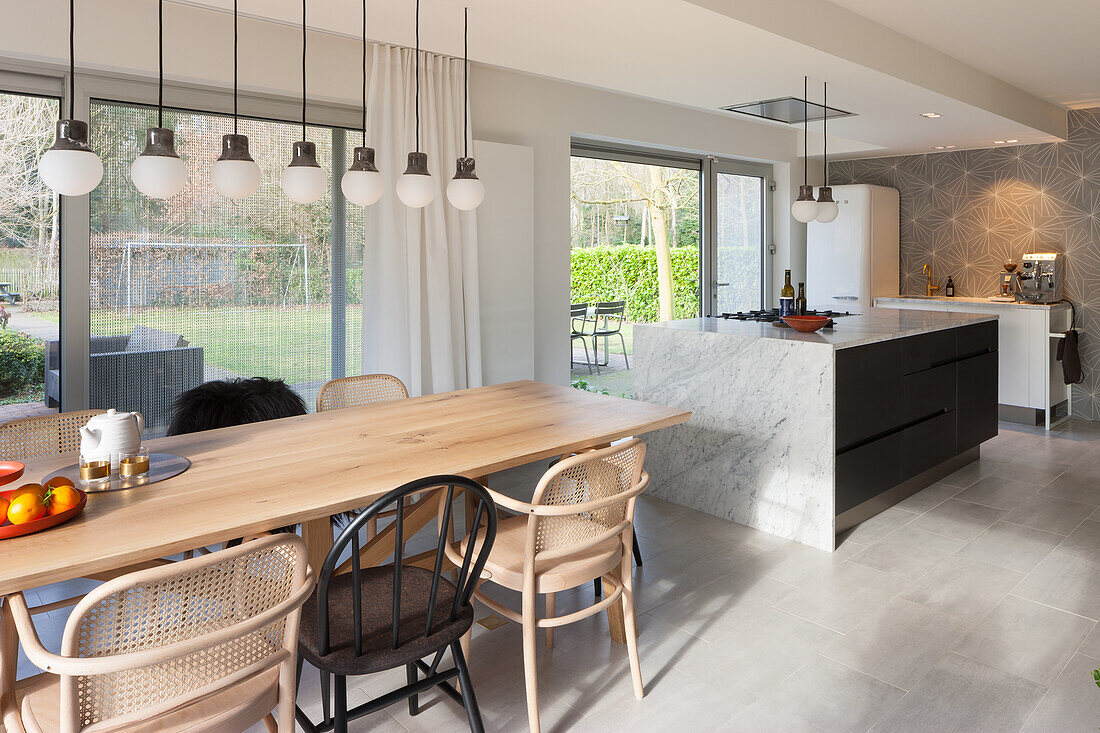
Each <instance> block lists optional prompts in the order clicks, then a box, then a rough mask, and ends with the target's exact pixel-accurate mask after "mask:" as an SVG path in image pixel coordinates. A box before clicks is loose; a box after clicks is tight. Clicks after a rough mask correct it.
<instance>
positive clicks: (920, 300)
mask: <svg viewBox="0 0 1100 733" xmlns="http://www.w3.org/2000/svg"><path fill="white" fill-rule="evenodd" d="M887 303H912V304H916V305H921V304H928V303H945V304H950V303H967V304H970V305H992V306H997V307H999V308H1031V309H1038V310H1049V309H1051V308H1059V307H1060V308H1068V307H1069V305H1068V304H1067V303H1016V302H1006V301H1003V300H990V299H989V298H967V297H963V296H960V295H956V296H954V297H951V298H948V297H947V296H946V295H931V296H929V295H902V296H899V297H896V298H875V305H884V304H887Z"/></svg>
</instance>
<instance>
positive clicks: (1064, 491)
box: [1041, 469, 1100, 506]
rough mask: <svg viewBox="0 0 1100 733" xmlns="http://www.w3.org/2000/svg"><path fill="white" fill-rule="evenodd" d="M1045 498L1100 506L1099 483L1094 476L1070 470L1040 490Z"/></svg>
mask: <svg viewBox="0 0 1100 733" xmlns="http://www.w3.org/2000/svg"><path fill="white" fill-rule="evenodd" d="M1041 492H1042V493H1044V494H1046V495H1047V496H1056V497H1058V498H1059V499H1066V500H1067V501H1077V502H1080V503H1082V504H1089V505H1091V506H1100V481H1097V479H1096V474H1095V473H1091V472H1084V471H1080V472H1079V471H1075V470H1073V469H1070V470H1069V471H1066V472H1065V473H1063V474H1062V475H1061V476H1059V477H1058V478H1056V479H1054V480H1053V481H1051V482H1050V483H1049V484H1047V485H1046V486H1044V487H1043V488H1042V489H1041Z"/></svg>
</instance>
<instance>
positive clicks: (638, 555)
mask: <svg viewBox="0 0 1100 733" xmlns="http://www.w3.org/2000/svg"><path fill="white" fill-rule="evenodd" d="M634 564H635V565H637V566H638V567H641V566H642V548H640V547H638V535H634Z"/></svg>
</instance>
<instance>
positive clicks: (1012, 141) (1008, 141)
mask: <svg viewBox="0 0 1100 733" xmlns="http://www.w3.org/2000/svg"><path fill="white" fill-rule="evenodd" d="M1005 142H1006V143H1018V142H1020V141H1019V140H1005Z"/></svg>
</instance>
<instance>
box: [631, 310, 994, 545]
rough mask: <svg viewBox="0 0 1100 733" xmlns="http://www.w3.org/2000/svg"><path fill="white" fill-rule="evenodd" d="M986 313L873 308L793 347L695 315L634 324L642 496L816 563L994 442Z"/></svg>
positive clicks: (796, 338)
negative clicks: (682, 413)
mask: <svg viewBox="0 0 1100 733" xmlns="http://www.w3.org/2000/svg"><path fill="white" fill-rule="evenodd" d="M996 319H997V317H996V316H995V315H988V314H985V315H983V314H969V313H950V312H932V311H911V310H894V309H879V308H875V309H872V310H871V311H870V313H868V314H866V315H857V316H848V317H842V318H837V319H836V327H835V328H833V329H826V330H822V331H818V332H817V333H810V334H803V333H798V332H796V331H794V330H793V329H789V328H777V327H775V326H773V325H772V324H770V323H754V322H743V321H733V320H723V319H717V318H698V319H691V320H682V321H670V322H666V323H654V324H638V325H636V326H635V327H634V360H635V365H634V368H635V375H634V392H635V396H636V397H637V398H638V399H641V400H645V401H647V402H654V403H657V404H664V405H669V406H672V407H679V408H683V409H687V410H691V411H692V418H691V420H689V421H688V422H687V423H686V424H684V425H679V426H676V427H674V428H670V429H668V430H663V431H659V432H657V433H654V434H652V435H649V436H647V445H648V450H647V455H646V468H647V470H648V471H649V473H650V476H651V478H652V480H651V483H650V486H651V489H650V491H651V493H653V494H654V495H656V496H658V497H659V498H661V499H665V500H667V501H671V502H673V503H676V504H681V505H683V506H688V507H691V508H693V509H697V510H700V511H704V512H707V513H709V514H713V515H715V516H719V517H722V518H725V519H730V520H732V521H734V522H739V523H741V524H746V525H748V526H750V527H755V528H757V529H760V530H764V531H766V532H771V533H772V534H776V535H779V536H781V537H785V538H788V539H793V540H796V541H798V542H802V543H805V544H808V545H812V546H813V547H817V548H820V549H823V550H833V549H834V548H835V538H836V535H837V533H838V532H840V531H843V530H844V529H846V528H848V527H851V526H854V525H855V524H856V523H858V522H859V521H862V520H863V519H866V518H868V517H870V516H873V515H874V514H876V513H878V512H880V511H882V510H883V509H885V508H887V507H888V506H890V505H891V504H893V503H896V502H897V501H900V500H901V499H902V498H904V497H905V496H908V495H909V494H912V493H914V492H915V491H917V490H919V489H920V488H922V487H923V486H926V485H928V484H930V483H932V482H934V481H936V480H938V479H939V478H941V477H942V476H943V475H946V473H947V472H949V471H953V470H956V469H957V468H958V467H959V466H961V465H964V464H965V463H967V462H969V461H971V460H974V459H975V458H977V456H978V445H979V444H980V443H981V442H982V441H984V440H988V439H989V438H991V437H993V436H994V435H996V432H997V397H996V396H997V361H996V359H997V355H996V351H997V330H996Z"/></svg>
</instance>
